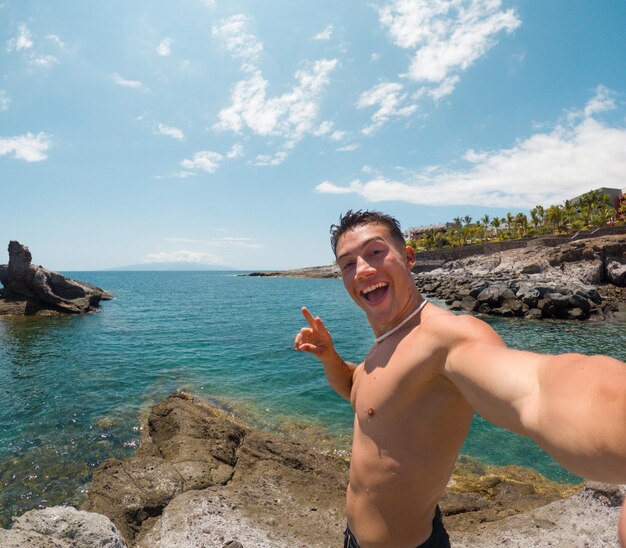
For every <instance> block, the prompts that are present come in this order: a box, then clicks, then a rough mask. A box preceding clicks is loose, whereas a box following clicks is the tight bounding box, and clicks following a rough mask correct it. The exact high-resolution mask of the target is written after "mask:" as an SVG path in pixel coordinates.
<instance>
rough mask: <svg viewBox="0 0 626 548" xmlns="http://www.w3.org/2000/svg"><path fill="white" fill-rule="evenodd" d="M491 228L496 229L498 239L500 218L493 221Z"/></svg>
mask: <svg viewBox="0 0 626 548" xmlns="http://www.w3.org/2000/svg"><path fill="white" fill-rule="evenodd" d="M490 224H491V226H492V227H493V228H495V229H496V237H497V236H498V229H499V228H500V218H499V217H494V218H493V219H491V223H490Z"/></svg>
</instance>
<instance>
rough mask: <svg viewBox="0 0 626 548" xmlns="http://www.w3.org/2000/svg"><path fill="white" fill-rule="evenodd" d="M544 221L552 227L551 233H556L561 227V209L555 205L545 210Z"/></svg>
mask: <svg viewBox="0 0 626 548" xmlns="http://www.w3.org/2000/svg"><path fill="white" fill-rule="evenodd" d="M546 220H547V221H548V223H550V225H551V226H552V231H553V232H556V231H557V230H558V229H559V227H560V226H561V222H562V220H563V212H562V210H561V208H560V207H559V206H557V205H551V206H550V207H549V208H548V209H547V210H546Z"/></svg>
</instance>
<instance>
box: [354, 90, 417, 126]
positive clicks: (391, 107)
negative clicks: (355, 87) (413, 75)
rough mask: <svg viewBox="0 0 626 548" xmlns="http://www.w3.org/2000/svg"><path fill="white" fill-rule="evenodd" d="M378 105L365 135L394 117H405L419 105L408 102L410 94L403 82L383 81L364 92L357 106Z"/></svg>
mask: <svg viewBox="0 0 626 548" xmlns="http://www.w3.org/2000/svg"><path fill="white" fill-rule="evenodd" d="M373 106H377V107H378V110H376V112H375V113H374V114H373V115H372V124H371V125H370V126H368V127H366V128H365V129H363V133H364V134H365V135H370V134H372V133H373V132H374V131H375V130H377V129H378V128H379V127H381V126H382V125H383V124H384V123H385V122H387V121H388V120H389V119H390V118H392V117H405V116H409V115H411V114H413V113H414V112H415V111H416V110H417V105H415V104H411V103H409V102H408V94H407V93H406V92H405V91H404V88H403V86H402V84H398V83H396V82H382V83H380V84H377V85H376V86H374V87H372V88H370V89H369V90H367V91H366V92H364V93H362V94H361V96H360V97H359V100H358V101H357V108H366V107H373Z"/></svg>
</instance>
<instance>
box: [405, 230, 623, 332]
mask: <svg viewBox="0 0 626 548" xmlns="http://www.w3.org/2000/svg"><path fill="white" fill-rule="evenodd" d="M529 244H532V245H529V247H526V248H523V249H512V250H508V251H502V252H498V253H493V254H490V255H482V256H474V257H468V258H464V259H459V260H455V261H450V262H447V263H444V264H442V265H441V266H439V267H438V268H436V269H434V270H430V271H427V272H424V271H421V272H418V273H417V274H416V276H415V280H416V284H417V286H418V288H419V289H420V291H421V292H422V293H424V294H426V295H430V296H434V297H437V298H440V299H443V300H445V302H446V304H447V305H448V306H450V308H451V309H452V310H461V311H466V312H473V313H482V314H492V315H498V316H504V317H523V318H528V319H542V318H555V319H567V320H587V319H590V318H592V319H593V318H596V319H605V318H606V317H607V316H609V315H610V314H611V313H613V312H617V311H618V310H619V309H620V305H622V304H623V303H625V302H626V236H625V235H617V236H605V237H601V238H593V239H589V240H581V241H576V242H571V243H566V244H562V245H558V246H556V247H551V246H549V245H545V244H542V243H541V242H540V241H537V242H532V241H531V242H529ZM418 270H419V268H418Z"/></svg>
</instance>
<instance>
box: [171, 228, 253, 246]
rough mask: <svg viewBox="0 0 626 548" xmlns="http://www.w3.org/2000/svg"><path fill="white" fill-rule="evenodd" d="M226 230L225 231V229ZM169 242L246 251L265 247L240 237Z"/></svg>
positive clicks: (172, 239) (178, 239)
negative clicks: (240, 248) (236, 248)
mask: <svg viewBox="0 0 626 548" xmlns="http://www.w3.org/2000/svg"><path fill="white" fill-rule="evenodd" d="M223 230H225V229H223ZM165 240H166V241H168V242H176V243H187V244H201V245H206V246H211V247H242V248H245V249H263V248H264V246H263V245H261V244H258V243H256V242H255V240H253V239H252V238H244V237H239V236H224V237H223V238H211V239H209V240H199V239H196V238H166V239H165Z"/></svg>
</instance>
